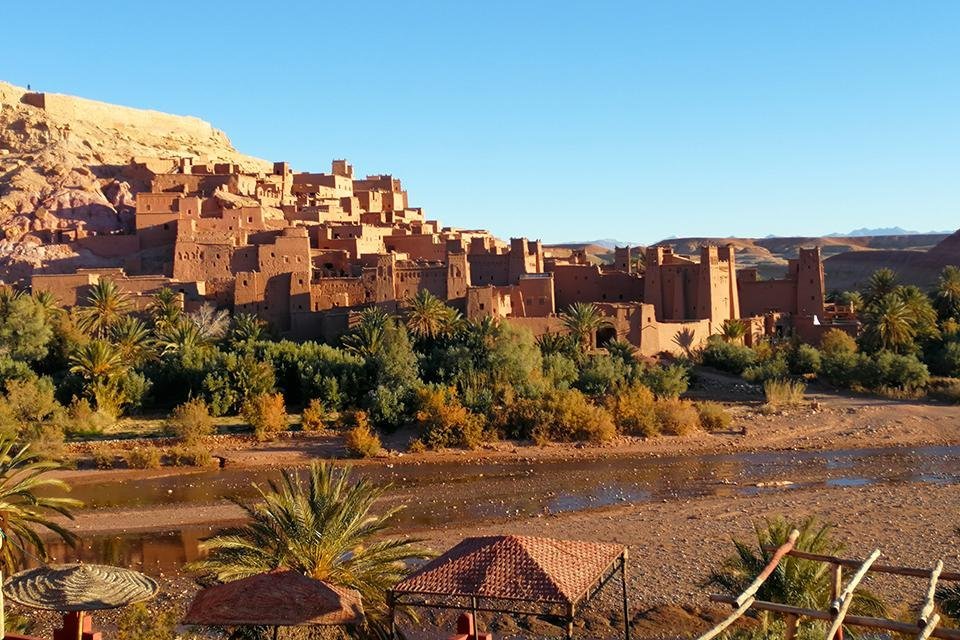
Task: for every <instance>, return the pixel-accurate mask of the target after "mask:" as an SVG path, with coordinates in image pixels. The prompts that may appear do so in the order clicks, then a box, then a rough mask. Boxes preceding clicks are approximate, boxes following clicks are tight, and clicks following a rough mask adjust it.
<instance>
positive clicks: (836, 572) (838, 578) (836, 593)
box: [827, 562, 843, 640]
mask: <svg viewBox="0 0 960 640" xmlns="http://www.w3.org/2000/svg"><path fill="white" fill-rule="evenodd" d="M842 588H843V565H842V564H840V563H839V562H838V563H836V564H834V565H833V586H832V588H831V589H830V602H834V601H836V599H837V598H839V597H840V591H841V589H842ZM831 638H834V640H843V627H841V628H840V633H838V634H837V635H836V636H835V637H834V636H827V640H831Z"/></svg>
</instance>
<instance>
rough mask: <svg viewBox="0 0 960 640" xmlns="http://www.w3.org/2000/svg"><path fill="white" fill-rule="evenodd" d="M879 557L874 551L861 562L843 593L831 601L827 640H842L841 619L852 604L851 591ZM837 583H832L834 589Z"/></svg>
mask: <svg viewBox="0 0 960 640" xmlns="http://www.w3.org/2000/svg"><path fill="white" fill-rule="evenodd" d="M879 557H880V550H879V549H875V550H874V552H873V553H871V554H870V557H868V558H867V559H866V560H864V561H863V564H862V565H860V568H859V569H857V572H856V573H855V574H853V576H852V577H851V578H850V582H848V583H847V587H846V588H845V589H844V590H843V592H842V593H841V594H840V595H839V596H837V598H836V599H835V600H834V601H833V604H831V605H830V611H831V612H833V614H834V618H833V624H831V625H830V630H829V631H828V632H827V640H830V639H831V638H837V640H843V619H844V617H845V616H846V615H847V610H848V609H849V608H850V603H851V602H853V590H854V589H856V588H857V585H859V584H860V581H861V580H863V578H864V576H866V575H867V571H869V570H870V565H872V564H873V563H874V562H876V561H877V558H879ZM839 568H840V565H837V571H838V572H839ZM836 586H837V583H836V582H835V583H834V588H836Z"/></svg>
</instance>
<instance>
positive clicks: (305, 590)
mask: <svg viewBox="0 0 960 640" xmlns="http://www.w3.org/2000/svg"><path fill="white" fill-rule="evenodd" d="M362 619H363V606H362V604H361V602H360V593H359V592H358V591H356V590H354V589H348V588H345V587H340V586H337V585H333V584H329V583H327V582H323V581H321V580H314V579H313V578H309V577H307V576H305V575H303V574H302V573H299V572H297V571H292V570H289V569H276V570H274V571H270V572H268V573H261V574H259V575H255V576H251V577H249V578H243V579H242V580H234V581H233V582H226V583H224V584H218V585H216V586H213V587H208V588H206V589H203V590H202V591H200V592H199V593H198V594H197V595H196V597H195V598H194V599H193V602H192V603H191V604H190V609H189V610H188V611H187V615H186V617H185V618H184V620H183V621H184V623H186V624H196V625H205V626H218V627H236V626H246V625H254V626H265V627H273V631H274V637H276V635H277V630H278V629H279V627H298V626H305V625H310V626H316V625H348V624H355V623H357V622H360V621H361V620H362Z"/></svg>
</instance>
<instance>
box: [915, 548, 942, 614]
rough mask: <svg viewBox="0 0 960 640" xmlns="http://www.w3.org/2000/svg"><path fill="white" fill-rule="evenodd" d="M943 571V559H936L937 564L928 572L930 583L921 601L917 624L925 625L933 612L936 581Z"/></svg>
mask: <svg viewBox="0 0 960 640" xmlns="http://www.w3.org/2000/svg"><path fill="white" fill-rule="evenodd" d="M942 572H943V560H937V564H936V565H935V566H934V567H933V571H931V572H930V584H928V585H927V598H926V600H924V602H923V608H922V609H920V616H919V618H918V619H917V626H920V627H925V626H927V623H928V622H930V616H931V614H933V607H934V604H935V603H934V598H936V595H937V581H938V580H939V579H940V574H941V573H942Z"/></svg>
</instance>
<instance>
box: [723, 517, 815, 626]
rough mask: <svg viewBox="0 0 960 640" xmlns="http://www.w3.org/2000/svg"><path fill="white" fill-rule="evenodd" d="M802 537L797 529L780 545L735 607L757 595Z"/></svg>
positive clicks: (737, 600)
mask: <svg viewBox="0 0 960 640" xmlns="http://www.w3.org/2000/svg"><path fill="white" fill-rule="evenodd" d="M799 537H800V532H799V531H798V530H796V529H794V530H793V531H791V532H790V536H789V537H788V538H787V541H786V542H785V543H783V544H782V545H780V547H779V548H778V549H777V550H776V551H775V552H774V554H773V557H771V558H770V562H768V563H767V566H765V567H764V568H763V571H761V572H760V573H758V574H757V577H756V578H754V579H753V582H751V583H750V586H748V587H747V588H746V589H744V590H743V593H741V594H740V595H739V596H737V599H736V600H735V601H734V606H736V607H739V606H740V605H742V604H743V603H744V602H746V601H747V600H748V599H750V598H752V597H754V596H755V595H757V591H758V590H759V589H760V587H761V586H763V583H764V582H766V580H767V578H769V577H770V575H771V574H772V573H773V572H774V571H775V570H776V568H777V565H778V564H780V560H782V559H783V557H784V556H785V555H787V554H788V553H790V551H791V550H792V549H793V545H795V544H797V538H799Z"/></svg>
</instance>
